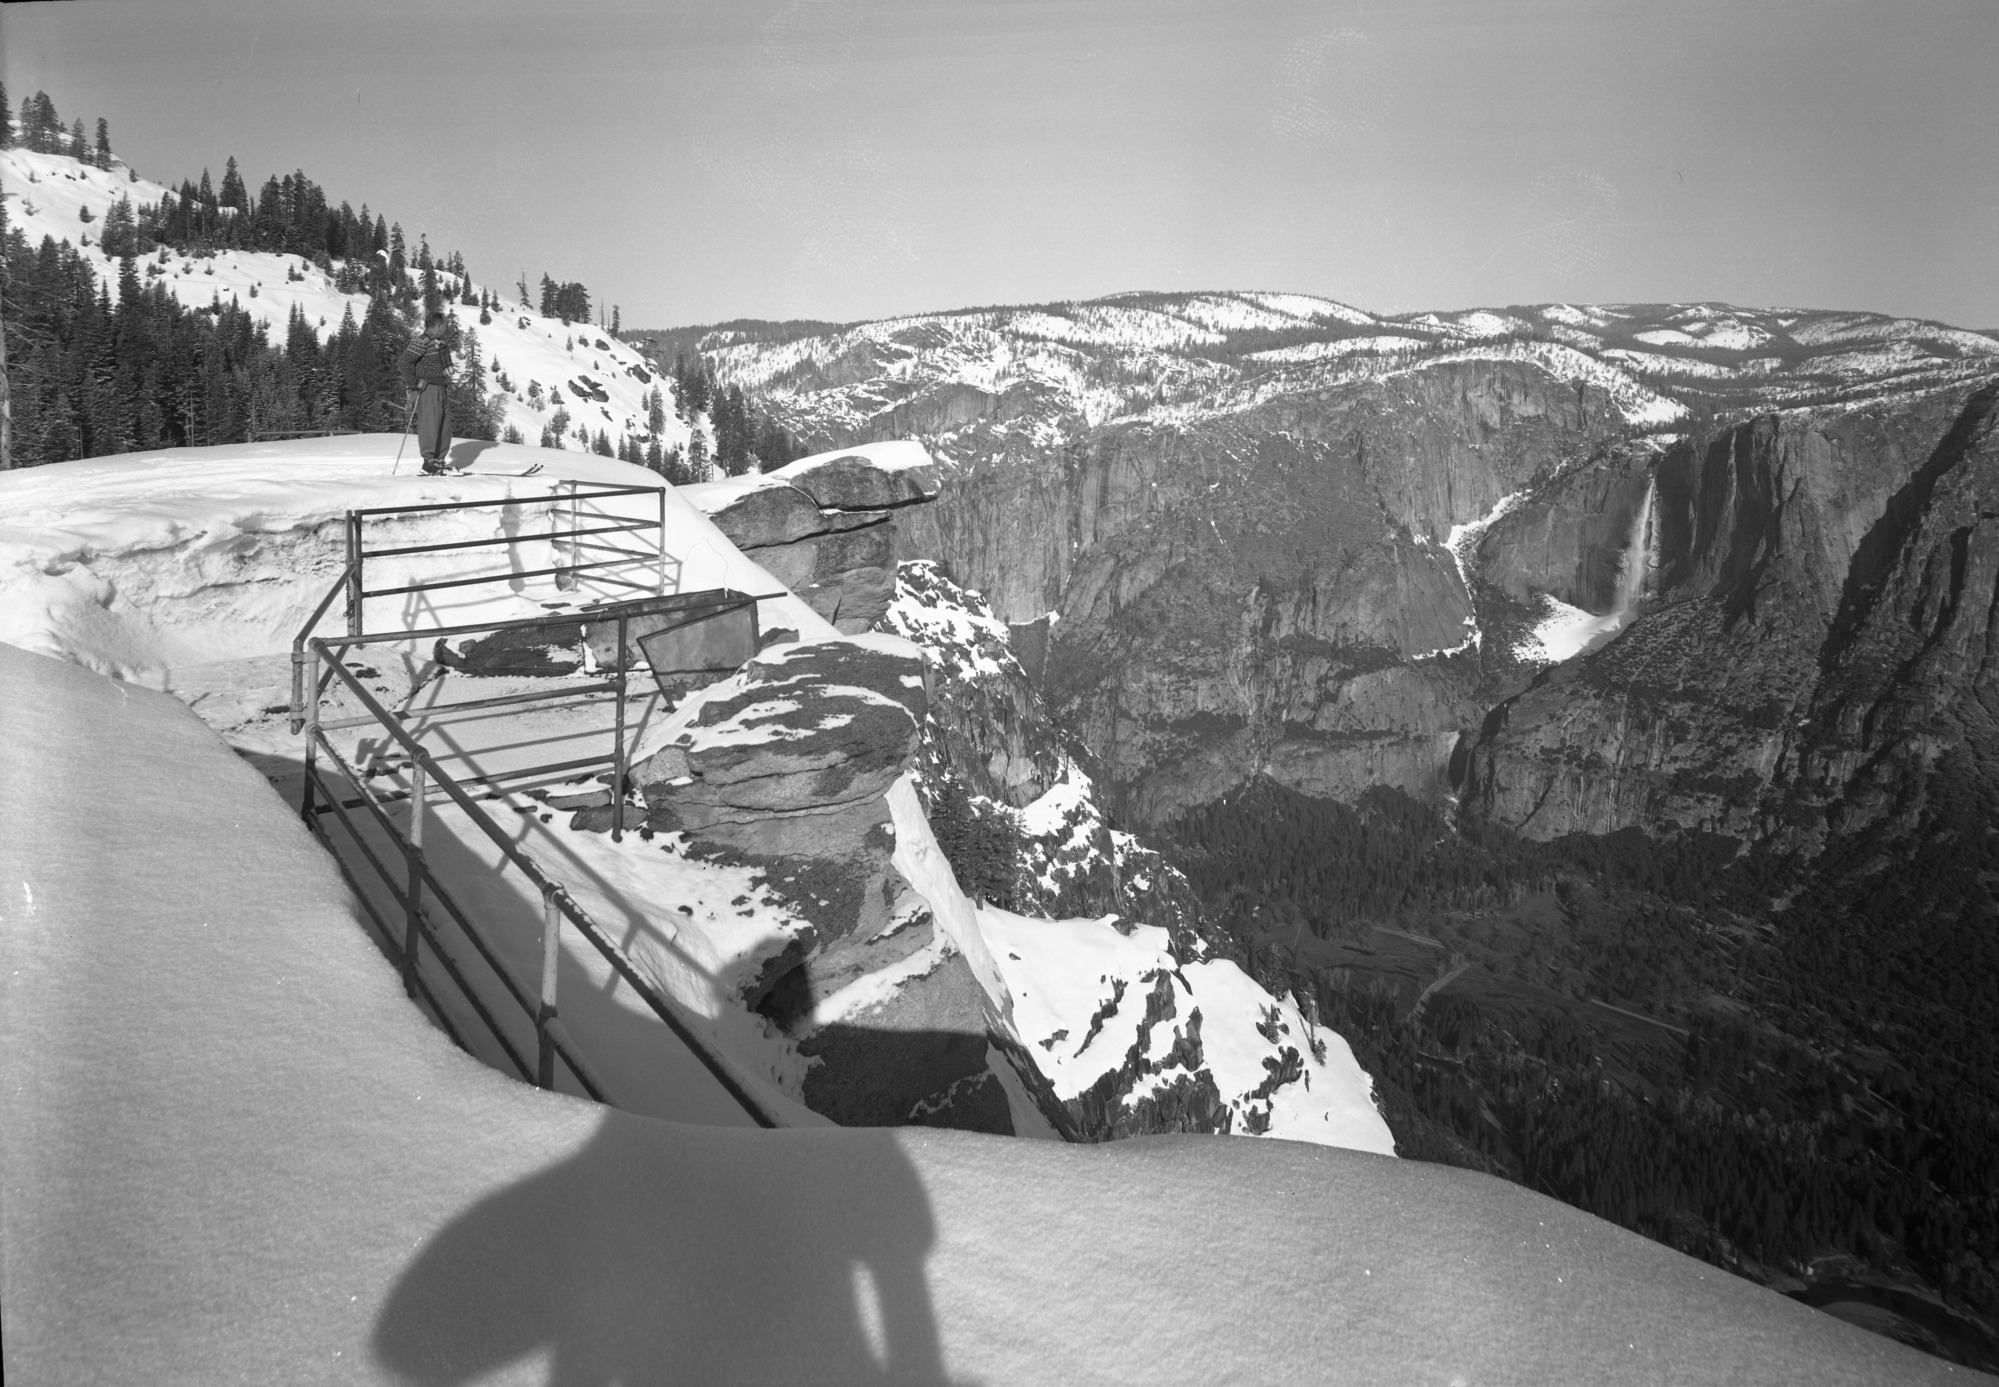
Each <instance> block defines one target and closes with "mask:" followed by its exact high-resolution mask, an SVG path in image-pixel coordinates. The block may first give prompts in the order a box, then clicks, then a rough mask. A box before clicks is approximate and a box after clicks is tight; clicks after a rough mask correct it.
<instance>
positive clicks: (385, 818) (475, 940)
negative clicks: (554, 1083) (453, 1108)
mask: <svg viewBox="0 0 1999 1387" xmlns="http://www.w3.org/2000/svg"><path fill="white" fill-rule="evenodd" d="M315 737H316V739H317V741H318V745H319V747H320V748H321V749H323V750H324V751H325V752H326V754H327V756H328V757H330V758H331V759H332V761H333V764H334V765H335V766H336V767H338V768H339V770H340V773H341V775H342V776H344V777H345V778H346V779H347V781H348V782H349V783H350V784H352V785H353V786H354V788H355V790H356V792H357V793H358V794H359V796H360V800H359V803H360V804H362V805H364V806H365V807H366V808H367V809H368V811H369V812H370V814H372V815H373V817H374V819H375V822H376V823H377V824H378V825H379V826H380V827H381V829H382V831H383V832H384V833H385V834H387V835H388V837H389V840H390V841H391V842H394V841H396V840H397V839H398V838H399V837H400V836H401V835H399V834H398V833H397V832H396V826H395V820H394V819H393V818H392V817H391V816H390V814H389V812H388V810H387V809H386V808H385V807H384V806H383V804H382V803H381V798H383V797H378V796H377V795H376V794H375V793H374V791H373V789H372V788H371V787H370V786H369V785H368V784H367V783H366V781H365V778H364V777H362V776H361V775H360V774H359V773H358V772H357V771H356V770H355V769H354V767H353V766H352V765H351V764H349V762H348V761H347V759H346V758H345V757H343V756H342V755H341V754H340V752H339V750H338V749H337V748H336V747H335V746H334V745H333V744H332V742H331V741H329V740H327V738H326V737H325V735H324V734H323V733H315ZM307 774H308V775H309V776H311V777H312V779H313V782H314V784H316V785H317V786H318V788H319V790H320V792H321V793H322V794H324V795H325V796H326V797H327V806H326V808H327V809H328V810H331V811H334V812H335V813H337V815H338V817H339V819H340V822H341V824H342V826H343V827H345V828H346V830H347V833H348V836H349V837H350V838H352V839H353V840H354V844H355V846H356V847H358V848H360V850H361V854H362V856H363V857H365V858H366V859H367V860H368V864H369V865H370V866H371V867H373V868H374V869H375V874H376V876H378V877H379V878H380V879H381V881H382V887H383V889H384V890H385V891H387V892H388V894H389V896H390V899H391V900H393V901H394V902H395V904H396V905H398V906H400V907H402V909H403V911H404V918H405V921H406V929H407V928H408V926H409V923H412V922H413V923H414V926H415V928H416V929H417V930H418V931H419V932H420V933H421V934H422V936H423V937H426V938H428V939H429V941H430V946H431V953H432V954H433V955H434V956H435V957H436V958H437V960H438V962H439V963H440V964H441V965H442V966H443V968H444V970H445V972H446V973H447V974H448V975H449V976H450V978H451V980H452V982H453V983H455V984H457V986H458V990H459V991H460V992H461V993H463V994H464V996H465V999H466V1001H467V1002H469V1003H470V1004H471V1006H472V1009H473V1010H474V1011H475V1012H477V1013H478V1015H479V1019H480V1020H482V1021H484V1022H485V1023H486V1029H487V1030H489V1031H490V1032H492V1035H493V1039H494V1040H496V1041H498V1042H499V1045H500V1048H501V1049H502V1050H503V1051H505V1052H506V1056H507V1059H508V1061H509V1062H510V1063H512V1064H513V1066H514V1068H515V1069H516V1070H517V1071H519V1073H520V1076H521V1077H522V1078H523V1079H529V1078H530V1077H531V1076H530V1071H529V1069H528V1066H527V1061H526V1060H525V1059H523V1058H522V1057H521V1055H520V1053H519V1051H517V1050H516V1049H515V1048H514V1046H513V1043H512V1042H511V1041H509V1040H508V1039H507V1036H506V1032H505V1031H504V1030H502V1029H501V1027H500V1023H499V1022H498V1020H497V1019H495V1018H494V1016H493V1014H492V1012H491V1011H490V1010H488V1009H487V1007H486V1005H485V1003H484V1002H482V1001H481V1000H480V999H479V995H478V993H477V992H476V991H475V990H474V989H473V988H472V985H471V984H470V983H469V982H467V981H466V980H465V975H464V972H463V971H462V970H461V969H460V968H459V966H458V964H457V962H456V960H454V959H453V958H452V957H451V954H450V951H449V950H447V949H446V948H445V947H444V945H443V942H442V940H440V939H439V937H438V935H437V932H436V930H435V929H434V928H432V927H431V925H430V923H429V921H428V920H426V919H425V918H424V916H423V913H422V910H421V901H420V892H421V890H422V887H423V886H428V887H429V888H430V892H431V895H432V897H433V898H434V899H436V900H437V901H438V903H439V904H441V905H443V906H444V908H445V911H446V913H448V914H449V915H450V916H451V918H452V919H453V921H455V922H456V923H457V925H458V927H459V929H460V930H461V931H462V932H463V933H464V935H465V937H466V939H468V940H469V941H471V944H472V947H473V949H474V950H475V951H476V952H477V953H478V955H479V957H480V958H481V959H482V960H484V961H485V964H486V966H487V967H488V968H490V969H491V970H492V971H493V974H494V976H495V977H497V978H498V979H499V980H500V984H501V986H502V987H504V988H505V989H506V991H507V994H508V995H509V996H510V997H512V998H513V1000H514V1002H515V1003H516V1004H517V1005H518V1006H519V1007H520V1008H521V1010H522V1011H523V1012H525V1013H526V1014H527V1015H528V1016H529V1017H530V1018H532V1017H533V1016H534V1010H535V1009H534V1006H533V1005H532V1004H531V1003H530V1002H529V1001H528V998H527V995H526V994H525V993H524V992H523V991H522V990H521V987H520V984H519V983H517V982H515V981H514V978H513V975H512V973H511V972H509V971H508V969H507V967H506V965H505V964H504V963H503V962H502V961H501V960H500V958H499V956H498V955H496V954H495V953H494V952H493V950H492V948H491V947H490V946H489V945H488V944H487V943H486V941H485V940H484V939H483V938H481V937H480V935H479V932H478V931H477V930H476V929H474V928H473V927H472V923H471V921H470V920H469V919H467V918H466V915H465V912H464V910H462V909H461V908H460V907H459V905H458V902H457V901H456V900H455V899H454V898H453V897H452V895H451V893H450V892H449V891H447V890H446V889H445V888H444V884H443V883H442V882H441V881H439V880H438V878H437V875H436V873H435V872H434V871H432V870H431V867H430V864H429V861H428V859H427V858H426V857H425V856H424V855H423V853H422V851H421V847H420V845H419V846H418V848H417V850H416V851H415V852H414V853H413V854H411V856H410V859H409V860H410V862H411V866H412V876H411V884H410V889H409V890H408V891H407V892H405V891H400V890H398V889H397V888H396V883H395V876H394V874H393V872H392V871H391V869H390V868H389V867H388V865H387V864H385V863H384V862H383V861H382V860H381V858H380V857H378V856H377V855H376V853H375V850H374V849H373V848H372V847H370V846H369V845H368V841H367V839H366V837H365V836H364V835H363V834H362V833H361V830H360V828H359V827H358V826H357V825H356V824H355V823H354V820H353V818H352V817H351V816H350V815H349V814H348V813H347V802H346V801H344V800H342V799H340V798H339V797H338V796H337V795H334V794H332V792H331V791H330V790H329V789H328V787H327V786H326V784H325V783H324V782H323V781H321V780H319V777H318V772H317V771H316V770H314V769H312V768H311V767H310V766H308V768H307ZM305 812H306V816H307V817H306V822H307V824H308V825H312V824H313V818H314V816H315V813H316V812H324V811H315V810H313V809H312V808H311V806H310V805H308V806H307V808H306V811H305ZM328 846H329V847H330V846H331V843H330V841H329V843H328ZM338 856H339V855H338V854H337V853H336V854H335V857H336V859H337V858H338ZM350 881H351V875H350ZM357 894H359V891H358V888H357ZM363 904H364V905H367V906H368V909H369V911H370V913H371V914H373V915H374V918H375V920H376V923H377V925H378V927H380V928H381V930H382V933H383V937H384V938H386V939H389V940H390V943H391V947H392V948H393V947H394V946H395V939H394V936H393V935H392V934H391V933H390V932H389V930H388V927H387V925H386V923H385V922H383V921H382V918H381V916H380V915H379V913H376V912H375V911H374V906H373V905H372V903H370V902H368V901H367V900H366V899H365V897H364V898H363ZM414 938H415V936H414V935H410V934H407V933H406V934H405V936H404V941H403V944H402V948H401V950H400V952H401V955H402V957H401V960H400V961H401V962H402V964H403V966H404V974H403V976H404V979H405V986H406V987H408V986H410V985H411V984H412V983H414V986H415V987H416V988H418V989H423V990H425V994H426V995H427V996H428V991H427V988H426V985H425V984H424V982H423V978H422V975H421V973H419V972H417V971H416V969H415V964H414V948H413V940H414ZM412 995H414V994H412ZM431 1007H432V1009H433V1010H436V1009H437V1004H436V1000H435V998H432V999H431ZM455 1038H456V1037H455V1036H454V1039H455ZM460 1048H461V1049H463V1048H467V1047H465V1046H464V1045H463V1043H462V1042H460ZM555 1053H557V1054H559V1055H560V1056H561V1058H562V1062H563V1063H564V1064H566V1065H568V1066H569V1070H570V1072H571V1073H573V1074H574V1075H575V1076H576V1080H577V1082H578V1083H579V1084H581V1085H582V1086H583V1089H584V1091H585V1092H587V1093H588V1094H589V1095H590V1096H591V1097H592V1098H594V1099H596V1100H597V1101H598V1102H600V1103H601V1102H605V1101H608V1100H607V1099H606V1098H605V1096H604V1095H605V1089H604V1085H603V1082H602V1080H600V1079H599V1078H597V1076H595V1075H594V1074H592V1073H591V1072H590V1070H589V1069H588V1068H587V1067H586V1066H585V1065H584V1064H583V1063H582V1062H581V1060H580V1059H579V1058H578V1057H577V1055H576V1053H575V1046H574V1045H573V1044H571V1043H570V1042H569V1040H568V1038H567V1036H566V1035H562V1034H560V1033H558V1034H557V1035H556V1037H555ZM544 1087H546V1085H544Z"/></svg>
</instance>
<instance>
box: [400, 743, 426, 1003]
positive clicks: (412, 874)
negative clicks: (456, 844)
mask: <svg viewBox="0 0 1999 1387" xmlns="http://www.w3.org/2000/svg"><path fill="white" fill-rule="evenodd" d="M423 779H424V777H423V762H421V761H418V760H415V759H414V758H412V759H411V762H410V831H409V841H408V843H407V844H405V846H404V848H403V860H404V862H405V863H407V864H408V868H409V885H408V887H407V889H406V890H405V891H404V892H403V991H405V992H407V993H409V995H410V996H412V997H414V996H416V955H417V941H419V940H420V939H422V938H423V928H422V926H421V925H420V924H419V923H418V921H417V912H418V911H419V910H421V909H422V908H423V795H424V784H423Z"/></svg>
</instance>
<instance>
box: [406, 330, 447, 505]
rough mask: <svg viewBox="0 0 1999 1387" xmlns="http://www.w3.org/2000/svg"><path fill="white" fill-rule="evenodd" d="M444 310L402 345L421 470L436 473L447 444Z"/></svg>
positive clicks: (440, 465) (440, 468)
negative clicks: (412, 406)
mask: <svg viewBox="0 0 1999 1387" xmlns="http://www.w3.org/2000/svg"><path fill="white" fill-rule="evenodd" d="M444 322H445V319H444V314H442V313H437V312H433V313H432V314H431V315H430V317H429V318H427V319H426V320H425V321H424V325H423V332H422V333H421V334H420V335H419V336H416V337H413V338H411V339H410V344H409V345H408V346H407V347H404V348H403V355H402V360H401V362H400V365H401V368H402V373H403V386H404V387H405V388H406V389H408V390H410V391H412V392H413V393H415V395H416V400H415V410H416V443H417V449H418V451H420V452H421V453H422V454H423V470H424V472H425V474H426V475H428V476H433V477H434V476H436V475H437V474H438V473H440V472H442V471H443V470H444V453H445V450H446V449H447V448H449V447H450V446H451V403H450V401H449V400H448V399H447V398H446V397H445V387H446V386H447V385H449V384H450V382H451V348H449V347H447V346H445V345H444Z"/></svg>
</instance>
